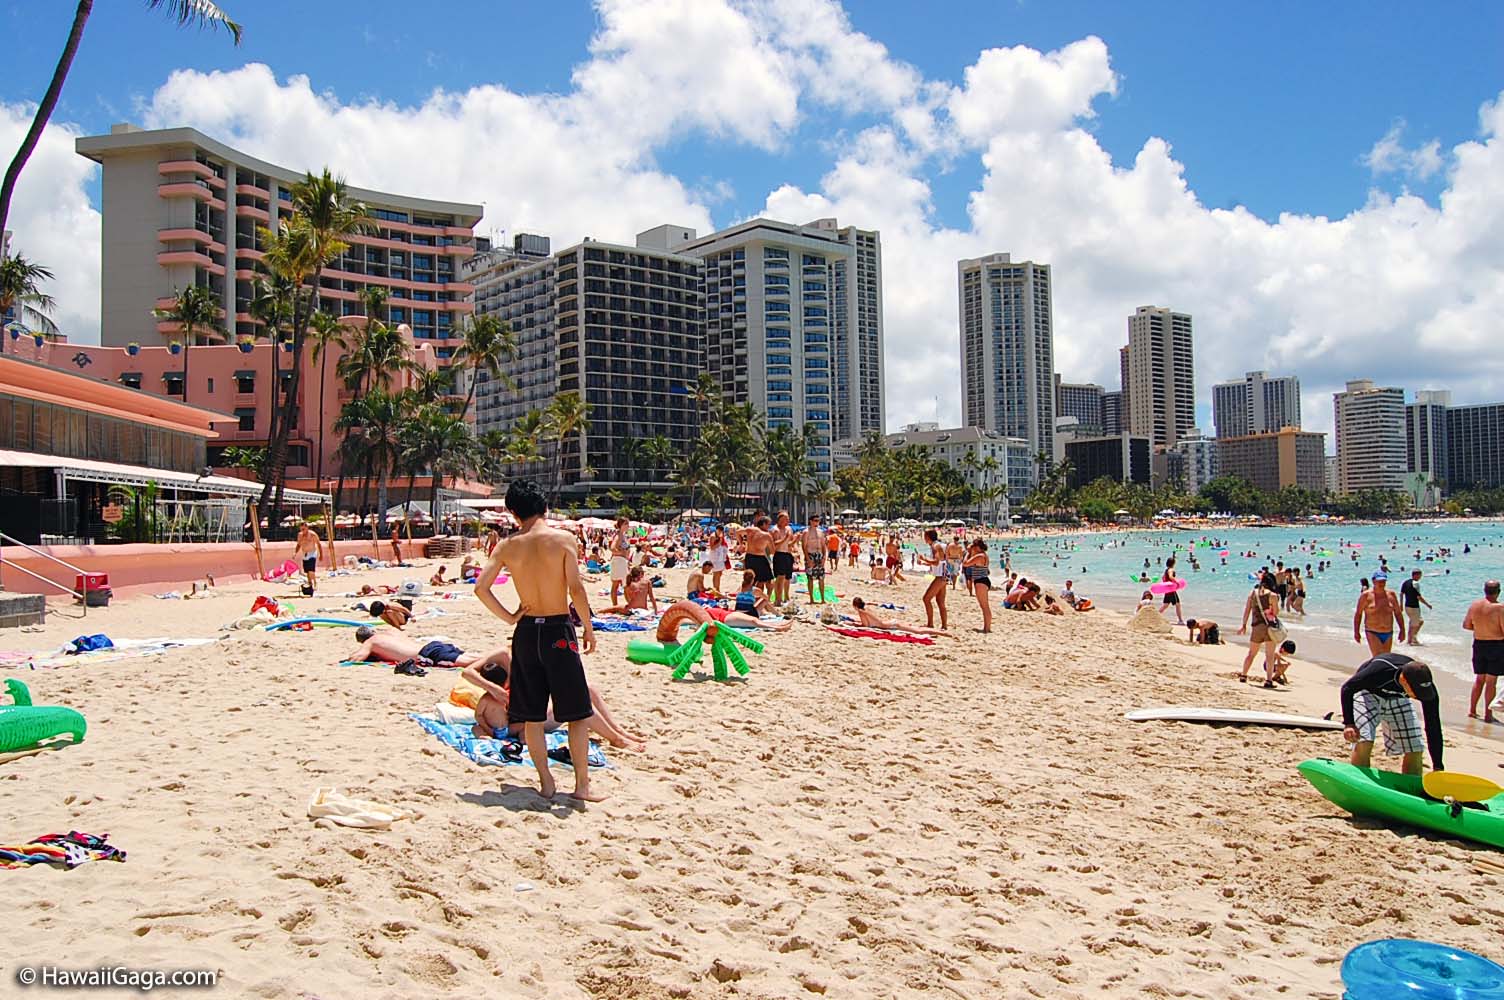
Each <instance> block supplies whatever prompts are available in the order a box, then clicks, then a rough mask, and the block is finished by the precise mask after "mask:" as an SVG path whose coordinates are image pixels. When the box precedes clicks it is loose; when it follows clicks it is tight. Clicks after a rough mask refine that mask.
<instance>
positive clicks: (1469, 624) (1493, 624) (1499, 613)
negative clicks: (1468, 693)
mask: <svg viewBox="0 0 1504 1000" xmlns="http://www.w3.org/2000/svg"><path fill="white" fill-rule="evenodd" d="M1462 627H1463V628H1465V629H1467V630H1468V631H1469V632H1471V633H1473V673H1474V674H1475V675H1476V676H1474V677H1473V696H1472V697H1471V698H1470V699H1468V703H1467V717H1468V718H1469V719H1476V718H1477V717H1478V697H1479V696H1480V695H1481V696H1482V697H1483V721H1484V722H1497V721H1498V720H1497V719H1495V718H1494V711H1493V708H1494V697H1495V696H1496V695H1497V693H1498V690H1499V675H1500V674H1504V604H1500V603H1499V581H1498V580H1490V581H1488V582H1487V583H1485V584H1484V585H1483V596H1482V597H1481V598H1479V599H1478V600H1476V601H1474V602H1473V603H1472V605H1471V606H1470V607H1469V608H1468V609H1467V617H1466V618H1464V619H1462Z"/></svg>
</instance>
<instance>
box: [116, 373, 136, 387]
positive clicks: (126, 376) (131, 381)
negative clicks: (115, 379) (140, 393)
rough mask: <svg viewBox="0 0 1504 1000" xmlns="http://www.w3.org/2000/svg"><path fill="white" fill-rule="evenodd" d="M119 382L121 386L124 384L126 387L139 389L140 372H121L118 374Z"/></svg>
mask: <svg viewBox="0 0 1504 1000" xmlns="http://www.w3.org/2000/svg"><path fill="white" fill-rule="evenodd" d="M120 384H121V385H123V386H125V387H126V388H128V389H139V388H141V373H140V372H122V373H121V374H120Z"/></svg>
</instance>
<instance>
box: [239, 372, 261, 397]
mask: <svg viewBox="0 0 1504 1000" xmlns="http://www.w3.org/2000/svg"><path fill="white" fill-rule="evenodd" d="M235 391H236V392H255V391H256V373H255V372H251V371H240V372H236V373H235Z"/></svg>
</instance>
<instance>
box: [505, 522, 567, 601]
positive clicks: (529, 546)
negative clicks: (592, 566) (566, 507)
mask: <svg viewBox="0 0 1504 1000" xmlns="http://www.w3.org/2000/svg"><path fill="white" fill-rule="evenodd" d="M576 551H577V548H576V546H575V539H574V536H573V535H571V534H570V533H569V532H567V531H564V530H562V529H559V528H551V527H549V526H548V525H547V524H546V523H545V522H544V521H543V520H541V519H540V520H539V521H537V522H536V523H535V524H534V525H533V526H532V527H531V528H530V529H529V530H527V531H523V532H519V533H518V534H515V535H512V536H511V537H510V538H508V539H506V540H505V541H503V542H502V543H501V544H500V545H498V546H496V551H495V552H493V553H492V554H491V563H493V564H496V568H497V569H500V568H502V567H505V568H506V569H507V571H508V572H510V573H511V574H512V586H514V587H515V588H517V599H518V601H519V602H520V604H521V605H522V608H523V610H524V611H525V612H526V613H527V614H528V615H538V616H543V615H567V614H568V613H569V579H570V571H571V570H573V571H574V572H575V573H576V574H577V573H578V570H579V563H578V562H577V561H576V560H575V553H576ZM490 568H491V567H490V566H489V565H488V566H487V569H488V570H489V569H490ZM484 575H489V576H490V577H491V579H495V574H484Z"/></svg>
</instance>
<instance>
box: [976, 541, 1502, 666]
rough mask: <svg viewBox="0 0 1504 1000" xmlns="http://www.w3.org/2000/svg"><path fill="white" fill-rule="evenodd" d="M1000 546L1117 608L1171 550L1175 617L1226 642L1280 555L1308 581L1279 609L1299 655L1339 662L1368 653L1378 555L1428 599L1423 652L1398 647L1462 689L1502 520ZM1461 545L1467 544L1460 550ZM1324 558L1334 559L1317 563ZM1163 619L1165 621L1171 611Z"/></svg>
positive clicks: (1495, 574)
mask: <svg viewBox="0 0 1504 1000" xmlns="http://www.w3.org/2000/svg"><path fill="white" fill-rule="evenodd" d="M998 545H1001V546H1004V547H1006V549H1007V551H1008V553H1009V556H1010V558H1011V559H1012V563H1013V568H1014V570H1016V571H1018V572H1020V573H1022V574H1023V575H1025V576H1027V577H1030V578H1031V579H1036V578H1037V579H1039V580H1040V581H1041V582H1043V583H1046V584H1048V585H1049V586H1051V587H1054V588H1059V587H1061V586H1063V585H1064V583H1065V582H1066V580H1074V581H1075V591H1076V593H1077V594H1078V595H1080V596H1084V597H1090V598H1091V599H1092V600H1093V601H1094V602H1095V603H1097V604H1099V605H1101V606H1102V607H1106V608H1114V609H1124V610H1132V608H1133V607H1134V606H1135V605H1136V604H1137V603H1138V599H1139V597H1140V596H1141V595H1142V593H1143V592H1144V590H1146V589H1148V584H1145V583H1140V582H1138V577H1139V576H1140V574H1143V573H1145V572H1147V573H1148V574H1149V576H1150V578H1151V579H1152V580H1158V579H1159V578H1160V575H1161V574H1162V573H1163V571H1164V561H1165V559H1166V558H1167V557H1169V556H1171V555H1173V556H1175V557H1176V558H1175V562H1176V567H1175V568H1176V571H1177V573H1178V574H1179V575H1180V576H1182V577H1184V578H1185V580H1186V581H1187V586H1186V588H1185V589H1184V590H1182V591H1181V592H1180V599H1181V610H1182V613H1183V614H1184V615H1185V617H1186V618H1198V617H1199V618H1211V619H1213V620H1215V621H1216V622H1218V623H1219V624H1220V625H1221V626H1222V638H1223V641H1224V642H1229V643H1236V642H1238V641H1239V640H1240V637H1239V636H1237V635H1236V634H1235V633H1236V631H1237V628H1238V623H1239V622H1240V621H1241V620H1242V616H1243V603H1244V601H1245V600H1246V599H1247V597H1248V592H1249V591H1250V590H1251V589H1252V587H1253V583H1252V580H1251V579H1250V574H1254V573H1257V572H1259V570H1260V569H1261V568H1263V567H1266V566H1267V567H1269V568H1270V569H1273V568H1274V565H1275V564H1276V563H1277V562H1280V561H1283V562H1284V563H1285V564H1286V565H1287V566H1292V565H1293V566H1299V567H1300V570H1301V573H1302V575H1303V576H1304V577H1305V579H1306V603H1305V607H1306V614H1305V616H1304V617H1303V618H1302V617H1301V616H1300V615H1296V614H1289V613H1287V614H1285V615H1283V616H1282V620H1283V622H1284V624H1285V626H1286V629H1287V630H1288V632H1289V634H1290V638H1291V639H1293V640H1295V643H1296V646H1297V647H1298V651H1297V654H1296V655H1297V656H1299V657H1301V658H1304V659H1311V660H1319V661H1321V662H1325V663H1330V664H1332V665H1334V666H1339V667H1347V668H1353V667H1356V666H1357V665H1358V664H1360V663H1362V662H1363V661H1364V660H1366V659H1367V658H1368V656H1369V653H1368V646H1367V644H1366V643H1364V644H1363V645H1361V646H1360V645H1358V644H1357V643H1354V642H1353V638H1352V636H1353V633H1352V620H1353V611H1354V609H1355V607H1356V606H1357V600H1358V595H1359V593H1360V592H1361V591H1360V587H1359V581H1360V580H1361V579H1362V578H1363V577H1372V576H1373V574H1374V573H1375V572H1376V571H1378V570H1379V568H1380V566H1381V560H1384V561H1387V564H1388V567H1389V586H1390V588H1391V589H1392V590H1394V591H1395V592H1396V593H1398V591H1399V588H1400V584H1401V583H1402V582H1403V581H1404V580H1406V579H1409V576H1410V571H1411V570H1412V569H1417V568H1418V569H1420V570H1421V572H1422V577H1421V581H1420V590H1421V594H1422V595H1423V596H1424V597H1425V598H1426V600H1428V601H1430V602H1431V604H1432V605H1434V609H1425V608H1422V610H1423V611H1424V613H1425V617H1426V622H1425V626H1424V628H1423V629H1422V630H1421V635H1420V641H1421V643H1422V645H1423V650H1424V651H1423V652H1422V651H1420V650H1417V649H1411V648H1410V647H1408V646H1406V645H1405V644H1404V643H1401V642H1399V641H1398V639H1396V643H1395V650H1396V651H1397V652H1405V653H1409V654H1411V655H1413V656H1416V657H1418V658H1424V659H1425V660H1427V661H1428V662H1429V663H1431V664H1432V666H1433V667H1434V668H1437V669H1438V670H1440V671H1442V672H1444V673H1446V674H1449V675H1451V676H1452V677H1454V678H1456V679H1457V680H1459V681H1466V682H1467V683H1468V684H1471V683H1472V679H1473V668H1472V652H1471V650H1472V635H1471V633H1469V632H1467V631H1465V630H1464V629H1463V628H1462V617H1463V615H1464V614H1465V613H1466V612H1467V607H1468V605H1469V604H1471V603H1472V602H1473V601H1474V600H1476V599H1477V598H1479V597H1482V596H1483V583H1484V581H1486V580H1490V579H1493V580H1498V579H1501V578H1504V522H1499V521H1467V522H1457V521H1452V522H1449V521H1437V522H1424V523H1420V522H1416V523H1406V524H1379V525H1346V524H1344V525H1329V526H1328V525H1317V524H1311V525H1301V526H1297V527H1290V528H1284V527H1280V528H1248V527H1229V528H1226V529H1214V530H1209V531H1205V532H1203V531H1199V530H1197V531H1178V530H1170V531H1155V532H1118V533H1109V534H1088V535H1059V536H1053V537H1049V538H1036V539H1011V540H1010V539H997V540H995V542H994V546H993V547H994V551H995V550H996V546H998ZM1464 548H1467V549H1469V550H1470V551H1468V552H1466V553H1464V551H1463V550H1464ZM1443 550H1446V551H1447V552H1448V553H1449V554H1444V551H1443ZM1223 551H1226V552H1227V556H1226V557H1225V558H1224V557H1222V556H1221V555H1220V553H1221V552H1223ZM1250 553H1251V555H1250ZM1324 553H1330V555H1325V554H1324ZM1193 556H1194V560H1193ZM1146 559H1147V560H1148V564H1149V565H1148V569H1147V570H1145V568H1144V561H1145V560H1146ZM1193 562H1194V565H1193ZM1322 563H1330V566H1329V567H1328V568H1326V569H1321V564H1322ZM994 565H997V560H996V559H994ZM1198 566H1199V568H1198ZM1307 566H1310V568H1311V572H1310V573H1306V567H1307ZM1157 600H1158V598H1156V601H1157ZM1168 615H1169V620H1170V621H1171V622H1173V621H1174V619H1175V613H1174V611H1173V610H1171V611H1170V612H1169V613H1168ZM1244 641H1246V640H1244ZM1453 690H1455V686H1453Z"/></svg>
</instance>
